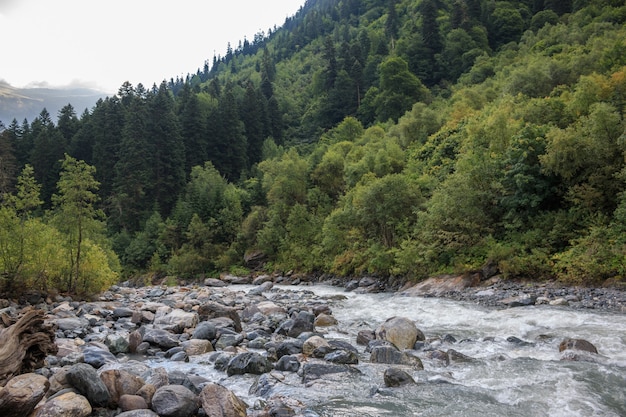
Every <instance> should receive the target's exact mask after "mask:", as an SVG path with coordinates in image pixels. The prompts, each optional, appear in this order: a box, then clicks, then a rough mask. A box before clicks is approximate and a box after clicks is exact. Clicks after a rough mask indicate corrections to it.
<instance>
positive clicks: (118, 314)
mask: <svg viewBox="0 0 626 417" xmlns="http://www.w3.org/2000/svg"><path fill="white" fill-rule="evenodd" d="M133 313H134V310H133V309H131V308H128V307H117V308H115V309H114V310H113V314H112V316H113V318H114V319H116V320H117V319H119V318H122V317H132V316H133Z"/></svg>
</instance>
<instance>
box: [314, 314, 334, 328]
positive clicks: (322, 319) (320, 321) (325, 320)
mask: <svg viewBox="0 0 626 417" xmlns="http://www.w3.org/2000/svg"><path fill="white" fill-rule="evenodd" d="M337 323H338V322H337V319H336V318H334V317H333V316H331V315H330V314H326V313H322V314H320V315H318V316H317V317H315V322H314V323H313V324H314V325H315V326H319V327H328V326H334V325H336V324H337Z"/></svg>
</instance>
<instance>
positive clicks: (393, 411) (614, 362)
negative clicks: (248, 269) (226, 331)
mask: <svg viewBox="0 0 626 417" xmlns="http://www.w3.org/2000/svg"><path fill="white" fill-rule="evenodd" d="M289 288H290V289H292V290H294V291H298V290H302V289H307V290H313V291H314V292H315V293H316V294H318V295H320V296H324V297H327V296H330V295H333V294H342V295H344V296H345V297H346V299H343V300H336V301H332V302H331V306H332V310H333V315H334V316H335V317H336V318H337V319H338V321H339V325H338V326H334V327H331V328H328V329H326V330H324V331H325V332H326V333H327V334H326V338H330V339H340V340H345V341H348V342H350V343H351V344H353V345H356V335H357V333H358V331H359V330H365V329H372V330H373V329H375V328H376V327H377V326H378V325H379V324H381V323H382V322H384V321H385V320H386V319H387V318H389V317H392V316H405V317H408V318H410V319H412V320H414V321H415V323H416V324H417V326H418V328H420V329H421V330H422V331H423V332H424V334H425V335H426V338H427V339H431V342H430V344H429V345H427V346H430V347H438V348H440V349H442V350H447V349H454V350H456V351H458V352H461V353H463V354H465V355H468V356H470V357H472V358H474V360H472V361H469V362H452V363H451V364H450V365H448V366H445V365H444V364H443V363H441V362H438V361H436V360H431V359H427V358H426V357H425V356H426V355H425V354H424V352H418V356H420V357H422V360H423V363H424V370H423V371H417V370H410V369H409V370H408V371H409V373H410V374H411V375H412V376H413V378H414V379H415V381H416V382H417V384H416V385H409V386H405V387H402V388H385V387H384V383H383V373H384V371H385V369H387V368H388V367H389V366H390V365H382V364H370V363H369V354H367V353H365V352H364V348H363V346H359V351H360V352H361V355H360V358H361V363H360V364H359V365H357V366H356V368H358V369H359V370H360V371H361V373H360V374H352V375H351V376H345V375H344V376H342V377H341V378H339V379H334V378H332V377H329V378H328V379H325V380H320V381H317V382H314V383H311V384H308V385H304V384H302V381H301V380H300V378H299V377H298V376H297V375H294V374H291V375H286V378H285V379H284V380H283V381H281V383H279V385H278V386H277V387H276V388H275V391H274V393H278V394H282V395H285V396H287V397H290V398H295V399H298V400H300V401H302V402H304V403H305V404H307V405H308V406H309V410H310V411H311V412H310V414H311V415H312V416H315V415H319V416H324V417H331V416H332V417H343V416H372V417H374V416H480V417H488V416H524V417H528V416H562V417H570V416H603V417H608V416H616V417H617V416H626V315H624V314H610V313H603V312H595V311H589V310H571V309H567V308H559V307H548V306H532V307H518V308H511V309H492V308H484V307H481V306H478V305H474V304H469V303H462V302H456V301H450V300H444V299H437V298H415V297H402V296H399V295H393V294H356V293H344V292H343V291H342V289H340V288H333V287H326V286H315V287H289ZM265 295H266V296H267V297H268V298H270V299H271V298H272V293H271V292H270V293H266V294H265ZM445 335H452V336H453V337H454V338H455V339H456V340H457V342H454V343H449V342H438V341H436V340H437V339H436V338H441V339H443V337H444V336H445ZM510 336H514V337H517V338H519V339H521V340H523V341H525V342H528V343H512V342H509V341H507V338H509V337H510ZM566 337H571V338H582V339H586V340H588V341H590V342H592V343H593V344H594V345H595V346H596V347H597V349H598V352H599V355H597V357H596V359H595V361H594V362H591V361H567V360H561V353H559V349H558V346H559V343H560V342H561V341H562V340H563V339H564V338H566ZM432 339H434V340H435V341H434V342H433V341H432ZM438 344H440V345H438ZM201 362H202V360H200V361H199V362H198V361H196V363H189V364H185V365H176V366H184V367H187V368H186V371H187V372H196V373H199V374H204V375H207V373H209V372H210V373H212V375H213V376H214V377H215V378H217V379H221V383H223V384H224V385H226V386H228V387H229V388H231V389H233V390H234V391H235V392H236V393H237V394H238V395H240V396H241V397H242V398H244V399H245V400H246V401H247V402H248V403H249V404H253V403H254V402H255V401H258V399H257V398H255V397H253V396H250V395H249V394H248V392H247V390H248V387H249V386H250V385H251V383H252V382H253V381H254V378H253V377H251V376H243V377H235V378H228V379H226V378H225V375H224V374H223V373H221V374H220V373H218V372H216V371H214V370H213V371H211V370H210V369H209V368H210V366H208V365H207V366H206V367H205V366H204V365H203V364H202V363H201Z"/></svg>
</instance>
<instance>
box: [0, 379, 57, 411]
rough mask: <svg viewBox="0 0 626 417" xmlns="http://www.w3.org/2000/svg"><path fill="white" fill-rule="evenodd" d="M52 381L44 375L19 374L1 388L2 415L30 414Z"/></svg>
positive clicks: (0, 406)
mask: <svg viewBox="0 0 626 417" xmlns="http://www.w3.org/2000/svg"><path fill="white" fill-rule="evenodd" d="M48 388H50V382H49V381H48V379H47V378H46V377H44V376H41V375H37V374H33V373H29V374H23V375H18V376H16V377H14V378H12V379H10V380H9V382H7V384H6V385H5V386H4V388H0V416H3V417H23V416H27V415H29V414H30V413H31V412H32V411H33V410H34V409H35V406H36V405H37V404H38V403H39V401H41V399H42V398H43V397H44V395H46V392H47V391H48Z"/></svg>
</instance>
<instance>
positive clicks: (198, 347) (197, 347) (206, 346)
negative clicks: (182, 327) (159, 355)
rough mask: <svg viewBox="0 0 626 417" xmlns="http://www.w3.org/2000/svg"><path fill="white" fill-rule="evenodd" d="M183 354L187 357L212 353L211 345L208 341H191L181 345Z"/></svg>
mask: <svg viewBox="0 0 626 417" xmlns="http://www.w3.org/2000/svg"><path fill="white" fill-rule="evenodd" d="M181 346H182V348H183V349H184V350H185V353H186V354H187V355H189V356H196V355H203V354H205V353H208V352H213V351H214V349H213V345H212V344H211V342H209V341H208V340H201V339H191V340H186V341H184V342H183V343H181Z"/></svg>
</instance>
